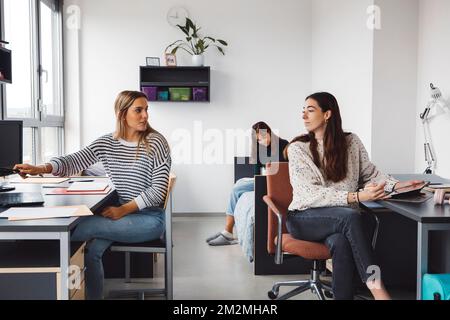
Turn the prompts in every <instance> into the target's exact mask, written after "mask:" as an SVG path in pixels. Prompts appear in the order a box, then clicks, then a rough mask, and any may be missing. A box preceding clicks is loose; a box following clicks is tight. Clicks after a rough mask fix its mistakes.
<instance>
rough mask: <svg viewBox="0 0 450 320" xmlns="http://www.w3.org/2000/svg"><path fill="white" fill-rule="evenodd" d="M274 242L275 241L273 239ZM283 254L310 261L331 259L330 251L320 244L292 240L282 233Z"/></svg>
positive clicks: (288, 235) (287, 234)
mask: <svg viewBox="0 0 450 320" xmlns="http://www.w3.org/2000/svg"><path fill="white" fill-rule="evenodd" d="M275 241H276V239H275ZM282 243H283V252H287V253H290V254H294V255H297V256H300V257H303V258H305V259H310V260H327V259H331V254H330V250H328V247H327V246H326V245H324V244H323V243H320V242H310V241H303V240H297V239H294V238H293V237H292V236H291V235H290V234H289V233H283V239H282Z"/></svg>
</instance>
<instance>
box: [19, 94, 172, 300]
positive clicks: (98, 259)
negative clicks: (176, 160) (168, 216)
mask: <svg viewBox="0 0 450 320" xmlns="http://www.w3.org/2000/svg"><path fill="white" fill-rule="evenodd" d="M147 104H148V102H147V99H146V96H145V95H144V94H143V93H141V92H137V91H123V92H121V93H120V94H119V95H118V97H117V99H116V102H115V113H116V120H117V123H116V131H115V132H114V133H110V134H107V135H104V136H102V137H100V138H98V139H97V140H95V141H94V142H93V143H91V144H90V145H89V146H87V147H86V148H84V149H82V150H81V151H79V152H76V153H74V154H71V155H68V156H63V157H57V158H53V159H51V160H50V162H49V163H46V164H44V165H40V166H32V165H29V164H19V165H16V168H17V169H19V170H20V174H21V175H22V176H23V177H26V176H27V175H37V174H42V173H52V174H53V175H56V176H70V175H73V174H75V173H77V172H79V171H81V170H84V169H87V168H88V167H89V166H91V165H93V164H94V163H97V162H101V163H102V164H103V167H104V168H105V171H106V173H107V175H108V177H109V178H110V179H111V181H112V183H113V184H114V187H115V189H116V191H117V194H118V196H119V203H118V204H117V206H113V207H108V208H106V209H105V210H103V212H101V214H100V215H94V216H90V217H87V218H85V219H83V220H82V221H81V222H80V223H79V224H78V226H77V227H76V229H75V231H74V232H73V234H72V240H73V241H88V247H87V249H88V250H86V251H87V253H86V255H85V260H86V287H87V288H86V289H87V298H88V299H102V298H103V279H104V274H103V264H102V256H103V253H104V252H105V250H106V249H108V248H109V247H110V245H111V244H112V243H113V242H115V241H119V242H128V243H133V242H144V241H150V240H155V239H158V238H159V237H160V236H161V235H162V233H163V230H164V212H163V210H162V209H161V208H162V204H163V202H164V199H165V196H166V190H167V185H168V181H169V171H170V166H171V158H170V149H169V145H168V143H167V141H166V139H165V138H164V137H163V136H162V135H161V134H160V133H158V132H157V131H156V130H154V129H153V128H152V127H151V126H150V125H149V123H148V105H147Z"/></svg>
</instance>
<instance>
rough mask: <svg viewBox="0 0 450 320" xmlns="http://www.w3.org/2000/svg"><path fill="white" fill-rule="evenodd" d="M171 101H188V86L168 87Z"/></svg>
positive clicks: (189, 92)
mask: <svg viewBox="0 0 450 320" xmlns="http://www.w3.org/2000/svg"><path fill="white" fill-rule="evenodd" d="M169 92H170V100H171V101H189V100H191V89H190V88H169Z"/></svg>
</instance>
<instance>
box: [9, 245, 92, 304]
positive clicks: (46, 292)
mask: <svg viewBox="0 0 450 320" xmlns="http://www.w3.org/2000/svg"><path fill="white" fill-rule="evenodd" d="M71 249H72V254H71V258H70V263H69V265H71V266H72V267H71V270H70V271H72V274H69V298H70V299H71V300H82V299H84V298H85V290H84V251H85V244H84V243H73V244H72V248H71ZM75 266H76V267H75ZM75 272H76V274H75ZM77 284H79V285H77ZM60 288H61V268H60V267H59V244H58V242H57V241H14V242H9V243H3V242H0V300H58V299H61V289H60Z"/></svg>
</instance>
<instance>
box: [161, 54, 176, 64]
mask: <svg viewBox="0 0 450 320" xmlns="http://www.w3.org/2000/svg"><path fill="white" fill-rule="evenodd" d="M164 58H165V60H166V66H168V67H176V66H177V57H176V56H175V55H174V54H172V53H165V54H164Z"/></svg>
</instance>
